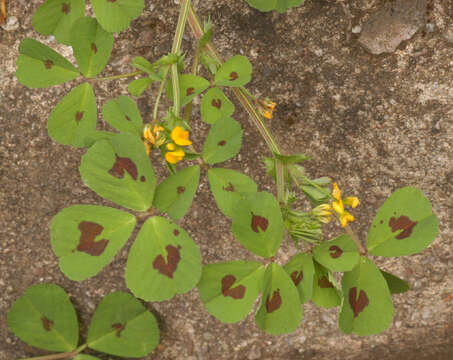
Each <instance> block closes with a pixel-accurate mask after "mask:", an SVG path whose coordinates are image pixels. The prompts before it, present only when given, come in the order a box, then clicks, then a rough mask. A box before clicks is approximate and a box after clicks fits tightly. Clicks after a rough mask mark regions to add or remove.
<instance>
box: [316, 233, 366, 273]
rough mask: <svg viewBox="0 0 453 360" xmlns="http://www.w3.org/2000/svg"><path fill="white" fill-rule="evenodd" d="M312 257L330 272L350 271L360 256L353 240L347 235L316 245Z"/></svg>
mask: <svg viewBox="0 0 453 360" xmlns="http://www.w3.org/2000/svg"><path fill="white" fill-rule="evenodd" d="M313 257H314V258H315V260H316V261H317V262H318V263H320V264H321V265H322V266H324V267H325V268H327V269H329V270H331V271H351V270H352V269H353V268H354V267H355V266H356V265H357V263H358V262H359V258H360V255H359V252H358V251H357V245H356V244H355V243H354V240H352V238H351V237H350V236H349V235H341V236H339V237H337V238H335V239H333V240H330V241H326V242H323V243H321V244H319V245H316V246H315V247H314V249H313Z"/></svg>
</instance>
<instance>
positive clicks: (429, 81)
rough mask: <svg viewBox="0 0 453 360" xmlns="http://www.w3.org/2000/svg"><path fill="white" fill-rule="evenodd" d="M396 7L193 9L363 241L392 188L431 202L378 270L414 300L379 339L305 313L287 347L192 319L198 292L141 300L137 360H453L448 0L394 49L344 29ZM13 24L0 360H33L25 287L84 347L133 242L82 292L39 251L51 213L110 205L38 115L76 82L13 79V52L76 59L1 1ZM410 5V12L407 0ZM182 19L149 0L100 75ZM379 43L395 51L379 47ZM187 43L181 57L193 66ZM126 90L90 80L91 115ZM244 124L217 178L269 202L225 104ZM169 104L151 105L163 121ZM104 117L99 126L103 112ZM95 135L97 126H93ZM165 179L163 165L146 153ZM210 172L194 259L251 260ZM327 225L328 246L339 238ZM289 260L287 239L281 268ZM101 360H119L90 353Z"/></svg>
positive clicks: (247, 323)
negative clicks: (19, 330)
mask: <svg viewBox="0 0 453 360" xmlns="http://www.w3.org/2000/svg"><path fill="white" fill-rule="evenodd" d="M396 1H397V0H394V1H390V0H386V1H384V0H354V1H352V0H345V1H344V4H345V5H347V8H348V9H349V12H350V16H349V18H348V16H347V15H345V12H344V7H343V6H341V4H339V3H338V2H335V1H333V0H331V1H327V0H306V2H305V4H304V5H303V6H300V7H298V8H294V9H291V10H290V11H288V12H287V13H285V14H278V13H276V12H274V13H260V12H258V11H256V10H254V9H252V8H250V7H249V6H248V5H247V4H246V2H244V1H242V0H234V1H233V0H204V1H196V0H194V4H195V6H196V8H197V11H198V13H199V14H200V15H201V16H203V17H207V16H208V15H210V16H211V19H212V21H213V24H214V38H213V41H214V44H215V45H216V47H217V48H218V50H219V52H220V54H221V55H222V56H223V57H224V58H228V57H230V56H232V55H234V54H237V53H241V54H244V55H246V56H248V57H249V59H250V60H251V62H252V64H253V69H254V70H253V80H252V82H251V83H250V84H249V85H248V89H249V90H250V91H251V92H252V93H254V94H256V95H260V96H268V97H270V98H272V99H273V100H275V101H276V102H277V103H278V107H277V112H276V115H275V117H274V119H272V120H270V121H269V122H268V124H269V127H270V129H271V130H272V131H273V133H274V134H275V136H276V139H277V140H278V142H279V143H280V144H281V146H282V148H283V149H284V151H286V152H303V153H306V154H308V155H311V156H312V160H311V161H310V162H307V164H306V169H307V172H308V173H309V174H311V175H312V176H313V177H318V176H323V175H326V176H330V177H331V178H333V179H335V180H336V181H337V182H338V183H339V185H340V187H341V188H342V190H343V191H344V193H345V194H349V195H353V194H354V195H357V196H359V197H360V199H361V205H360V207H359V208H357V209H356V210H355V212H354V214H355V215H356V218H357V221H356V222H355V223H354V224H353V227H354V229H355V230H356V231H357V233H358V234H359V236H360V237H361V238H362V239H364V238H365V235H366V232H367V229H368V227H369V226H370V224H371V221H372V218H373V216H374V214H375V212H376V210H377V209H378V207H379V206H380V205H381V204H382V203H383V202H384V200H385V198H386V197H387V196H388V195H390V194H391V192H392V191H393V190H395V189H397V188H399V187H403V186H407V185H411V186H415V187H417V188H420V189H421V190H422V191H423V193H424V194H425V196H426V197H427V198H428V199H430V200H431V202H432V203H433V210H434V212H435V213H436V214H437V216H438V217H439V220H440V231H439V235H438V237H437V239H436V240H435V241H434V242H433V244H432V245H430V246H429V248H428V249H426V250H425V251H424V252H422V253H421V254H418V255H415V256H409V257H402V258H391V259H384V258H378V259H377V260H376V261H377V262H378V264H379V265H381V266H382V267H383V268H384V269H385V270H387V271H390V272H393V273H395V274H397V275H398V276H400V277H402V278H404V279H405V280H407V281H408V282H409V283H410V284H411V286H412V290H411V291H410V292H408V293H407V294H406V295H397V296H394V297H393V298H394V304H395V317H394V321H393V324H392V325H391V327H390V328H389V329H388V330H387V331H385V332H384V333H382V334H379V335H375V336H369V337H364V338H361V337H358V336H346V335H344V334H342V333H341V331H340V330H339V329H338V325H337V320H338V309H331V310H324V309H318V308H316V307H315V306H314V305H313V304H311V303H308V304H306V305H304V311H305V315H304V320H303V322H302V324H301V325H300V327H299V328H298V329H297V330H296V331H295V332H294V333H293V334H289V335H284V336H279V337H273V336H269V335H264V334H262V333H260V331H259V330H258V329H257V327H256V326H255V324H254V321H253V315H250V316H249V317H248V318H247V319H245V320H243V321H241V322H240V323H237V324H231V325H227V324H222V323H220V322H219V321H217V320H216V319H215V318H213V317H212V316H210V315H209V314H208V313H207V312H206V311H205V310H204V308H203V305H202V304H201V302H200V299H199V296H198V292H197V290H196V289H194V290H192V291H190V292H189V293H187V294H184V295H179V296H176V297H175V298H174V299H172V300H171V301H166V302H162V303H150V304H147V306H148V307H149V309H150V310H151V311H153V312H154V313H155V314H156V316H157V317H158V319H159V323H160V327H161V331H162V333H161V338H162V339H161V340H162V341H161V344H160V345H159V347H158V348H157V349H156V350H155V351H154V352H153V353H152V354H151V355H149V356H147V357H146V358H145V359H147V360H151V359H153V360H154V359H156V360H157V359H159V360H170V359H185V360H211V359H214V360H224V359H225V360H227V359H228V360H233V359H237V360H242V359H266V360H271V359H273V360H279V359H282V360H292V359H300V360H302V359H303V360H305V359H316V360H334V359H338V360H340V359H341V360H343V359H357V360H358V359H380V360H381V359H398V360H404V359H411V360H412V359H417V360H418V359H436V360H446V359H451V356H453V355H451V354H453V340H452V339H453V249H452V248H451V247H452V239H453V236H452V234H453V229H452V219H453V195H452V194H453V82H452V78H453V43H452V35H451V34H452V33H453V3H452V2H451V1H444V0H433V1H431V0H430V1H427V4H426V14H424V15H423V16H424V18H425V19H426V21H429V23H430V24H431V26H430V28H429V29H430V31H425V30H426V26H425V25H422V26H420V27H419V28H418V30H417V31H416V32H415V34H413V35H411V36H410V39H408V40H406V41H403V42H401V43H400V44H399V45H398V46H397V48H396V49H395V50H394V51H392V52H391V53H385V54H381V55H373V54H371V53H370V52H369V51H368V50H366V49H365V48H364V47H363V46H362V45H360V44H359V42H358V37H359V36H361V35H360V33H357V32H355V33H352V32H351V30H350V28H351V26H350V25H352V26H357V25H361V26H363V31H366V26H365V24H366V22H367V21H368V20H369V19H370V16H372V14H376V12H377V11H380V9H382V8H383V7H385V6H389V5H388V4H387V3H393V2H396ZM7 3H8V13H9V15H10V16H15V17H17V19H18V22H19V26H18V27H17V29H15V30H10V31H6V30H3V29H0V64H1V66H0V70H1V71H0V161H1V167H0V178H1V186H0V293H1V296H0V360H12V359H17V358H24V357H31V356H38V355H42V354H44V353H43V352H41V351H39V350H37V349H34V348H31V347H29V346H27V345H26V344H25V343H23V342H22V341H21V340H19V339H18V338H16V337H15V336H14V335H13V334H12V333H11V332H9V331H8V329H7V326H6V313H7V311H8V309H9V308H10V307H11V305H12V303H13V302H14V300H15V299H16V298H17V297H19V296H21V295H22V294H23V293H24V291H25V289H26V288H27V287H28V286H30V285H32V284H37V283H41V282H53V283H56V284H58V285H60V286H62V287H63V288H64V289H65V290H66V291H67V292H68V293H69V294H70V297H71V300H72V302H73V303H74V305H75V307H76V309H77V311H78V313H79V317H80V322H81V334H82V337H83V336H86V332H87V327H88V325H89V320H90V317H91V315H92V313H93V311H94V309H95V306H96V305H97V304H98V303H99V301H100V300H101V299H102V297H103V296H104V295H105V294H108V293H109V292H111V291H114V290H127V289H126V287H125V282H124V266H125V263H126V260H127V254H128V250H129V248H130V245H131V243H132V240H130V241H129V242H128V244H127V245H126V246H125V248H124V249H123V250H121V251H120V253H119V254H118V255H117V256H116V257H115V259H114V260H113V262H112V263H111V264H110V265H108V266H107V267H106V268H105V269H104V270H103V271H102V272H101V273H100V274H98V275H97V276H95V277H93V278H91V279H89V280H86V281H84V282H81V283H78V282H73V281H70V280H68V279H67V278H65V276H64V275H63V274H62V273H61V272H60V270H59V268H58V262H57V259H56V257H55V255H54V254H53V252H52V249H51V245H50V241H49V224H50V221H51V219H52V217H53V216H54V215H55V214H56V213H57V212H58V211H60V210H61V209H63V208H64V207H67V206H69V205H72V204H108V205H111V204H110V203H109V202H108V201H104V200H102V199H100V198H99V197H98V196H97V195H96V194H95V193H93V192H92V191H91V190H89V189H88V188H87V187H85V186H84V184H83V183H82V181H81V180H80V177H79V173H78V166H79V163H80V157H81V155H82V154H83V153H84V150H75V149H72V148H70V147H65V146H62V145H59V144H57V143H55V142H54V141H52V140H51V139H50V138H49V137H48V135H47V130H46V121H47V117H48V115H49V113H50V111H51V109H52V108H53V106H55V105H56V103H57V102H58V101H59V100H60V99H61V98H62V97H63V96H64V94H65V93H67V92H68V90H69V89H70V88H72V87H73V86H74V84H75V83H77V81H74V82H73V83H68V84H65V85H63V86H56V87H52V88H50V89H37V90H33V89H28V88H26V87H24V86H22V85H21V84H19V83H18V82H17V80H16V78H15V75H14V72H15V59H16V58H17V56H18V45H19V43H20V41H21V40H22V39H23V38H25V37H33V38H38V39H40V40H41V41H43V42H44V43H46V44H48V45H50V46H52V47H54V48H56V49H57V50H58V51H60V52H61V53H63V54H64V55H66V56H68V57H69V58H70V59H73V58H72V53H71V50H70V49H69V48H67V47H64V46H61V45H58V44H57V43H56V42H55V41H54V40H52V39H51V38H46V37H42V36H40V35H38V34H37V33H36V32H34V30H33V28H32V25H31V16H32V14H33V13H34V11H35V10H36V9H37V8H38V7H39V5H41V4H42V3H43V1H42V0H39V1H25V0H18V1H11V2H7ZM414 3H415V1H414ZM177 16H178V5H177V4H175V2H174V1H164V0H153V1H148V0H147V1H146V9H145V11H144V12H143V14H142V16H141V17H140V18H138V19H136V20H134V21H133V22H132V25H131V29H130V30H128V31H126V32H123V33H120V34H117V35H115V38H116V42H115V46H114V51H113V54H112V57H111V61H110V64H109V65H108V67H107V69H106V70H105V71H104V73H103V74H104V75H110V74H118V73H120V72H128V71H132V68H131V67H130V66H129V65H128V64H129V62H130V60H131V59H132V58H133V57H135V56H137V55H140V56H144V57H146V58H148V59H150V60H155V59H157V58H158V57H159V56H160V55H162V54H164V53H166V52H169V51H170V49H171V43H172V32H173V31H174V29H175V25H176V21H177ZM388 40H389V41H390V40H391V39H388ZM193 45H194V40H193V37H192V36H191V35H190V32H188V33H187V36H185V37H184V41H183V50H184V51H186V52H187V64H188V65H190V60H191V56H192V54H193V53H192V52H191V49H192V47H193ZM127 84H128V81H112V82H99V83H95V85H94V90H95V93H96V96H97V101H98V105H99V107H101V106H102V105H103V104H104V103H105V102H106V101H107V100H108V99H110V98H112V97H113V96H117V95H120V94H126V93H127ZM155 92H156V88H153V89H151V90H149V91H148V92H147V93H146V96H143V97H141V98H139V99H137V102H138V104H139V108H140V110H141V113H142V116H143V118H144V119H145V120H149V119H150V117H151V112H152V106H153V103H154V98H153V94H155ZM236 109H237V110H236V113H235V114H234V116H235V118H236V119H237V120H238V121H240V122H241V124H242V126H243V128H244V143H243V148H242V151H241V153H240V154H239V155H238V156H237V157H235V158H234V159H232V160H230V161H228V162H227V163H226V164H225V166H226V167H229V168H233V169H242V171H243V172H245V173H246V174H248V175H249V176H251V177H252V178H253V179H254V180H255V181H257V182H258V183H259V184H260V185H259V187H260V189H262V190H270V191H275V188H274V187H273V185H272V181H271V180H270V178H268V177H266V175H265V171H264V167H263V164H262V161H261V159H262V157H263V156H264V155H269V152H268V150H267V148H266V146H265V143H264V141H263V140H262V139H261V138H260V136H259V134H258V133H257V131H256V130H255V129H254V128H253V126H252V125H251V124H250V123H249V122H248V119H247V116H246V114H245V113H244V112H243V111H242V110H240V107H239V105H238V104H237V106H236ZM163 110H164V107H162V112H161V113H160V114H161V115H163V113H164V112H163ZM193 115H194V117H193V121H192V124H191V125H192V126H193V128H194V131H193V133H192V135H191V137H192V138H193V139H194V145H195V147H196V148H197V149H200V148H201V146H202V141H203V138H204V136H205V135H206V133H207V130H208V127H207V126H206V125H205V124H204V123H201V122H200V121H199V109H198V107H197V106H196V107H195V108H194V111H193ZM100 118H101V116H100ZM99 128H107V126H106V125H105V124H103V123H102V122H101V121H100V122H99ZM152 161H153V163H154V164H156V169H157V173H158V175H159V176H160V178H162V177H163V176H164V174H165V172H164V168H163V167H162V166H161V165H157V164H159V159H158V158H157V157H153V158H152ZM208 189H209V187H208V184H207V180H206V174H205V173H203V174H202V181H201V184H200V187H199V190H198V192H197V195H196V198H195V201H194V203H193V205H192V208H191V211H190V213H189V214H188V215H187V216H186V217H185V218H184V219H183V220H182V221H180V225H181V226H182V227H184V228H185V229H186V230H187V231H188V232H189V234H190V235H191V236H192V238H193V239H194V241H195V242H196V243H197V244H198V245H199V247H200V251H201V254H202V257H203V263H204V264H208V263H213V262H216V261H227V260H232V259H251V258H254V256H252V255H250V253H249V252H248V251H246V250H245V249H244V248H243V247H241V246H240V245H239V244H238V243H237V242H236V241H235V240H234V238H233V236H232V234H231V232H230V226H231V223H230V221H229V220H228V219H226V218H225V217H224V216H222V215H221V213H220V212H219V211H218V210H217V208H216V205H215V203H214V199H213V197H212V195H211V194H210V193H209V191H208ZM340 232H341V229H340V228H339V227H337V226H333V225H332V224H330V225H329V227H327V228H326V237H327V238H330V237H332V236H335V235H337V234H340ZM296 251H297V249H296V247H295V246H294V244H293V243H292V242H291V241H290V240H288V239H286V240H285V241H284V243H283V246H282V249H281V250H280V252H279V254H278V256H277V261H278V262H280V263H283V262H284V261H286V260H287V259H289V258H290V257H291V256H292V255H293V254H295V253H296ZM100 358H101V359H104V360H106V359H119V358H116V357H113V356H111V357H108V356H104V357H102V356H100Z"/></svg>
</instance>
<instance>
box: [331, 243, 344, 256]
mask: <svg viewBox="0 0 453 360" xmlns="http://www.w3.org/2000/svg"><path fill="white" fill-rule="evenodd" d="M329 251H330V257H331V258H332V259H337V258H339V257H340V256H341V254H343V250H341V249H340V248H339V247H338V246H337V245H332V246H331V247H330V248H329Z"/></svg>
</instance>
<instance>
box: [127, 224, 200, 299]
mask: <svg viewBox="0 0 453 360" xmlns="http://www.w3.org/2000/svg"><path fill="white" fill-rule="evenodd" d="M200 276H201V257H200V252H199V250H198V247H197V246H196V245H195V243H194V242H193V241H192V239H191V238H190V237H189V235H187V233H186V232H185V231H184V230H183V229H182V228H181V227H179V226H178V225H176V224H174V223H172V222H170V221H169V220H167V219H165V218H162V217H158V216H155V217H152V218H149V219H148V220H146V222H145V223H144V224H143V226H142V228H141V229H140V232H139V233H138V235H137V238H136V240H135V242H134V244H133V245H132V248H131V251H130V253H129V257H128V259H127V266H126V284H127V286H128V287H129V289H131V291H132V292H133V293H134V295H135V296H137V297H139V298H142V299H144V300H146V301H163V300H168V299H170V298H172V297H173V296H174V295H176V294H183V293H186V292H188V291H189V290H191V289H192V288H193V287H194V286H195V285H196V284H197V282H198V280H199V279H200Z"/></svg>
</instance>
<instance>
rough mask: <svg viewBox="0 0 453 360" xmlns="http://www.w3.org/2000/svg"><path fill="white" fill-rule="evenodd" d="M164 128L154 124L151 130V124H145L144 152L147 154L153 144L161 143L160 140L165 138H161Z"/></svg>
mask: <svg viewBox="0 0 453 360" xmlns="http://www.w3.org/2000/svg"><path fill="white" fill-rule="evenodd" d="M163 131H164V128H163V127H162V126H160V125H154V127H153V129H152V130H151V125H149V124H146V125H145V127H144V129H143V138H144V139H145V140H144V141H143V143H144V144H145V149H146V154H147V155H149V153H150V152H151V149H152V147H153V145H155V146H156V147H159V146H160V145H162V141H165V139H163V138H162V136H161V135H162V132H163Z"/></svg>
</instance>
